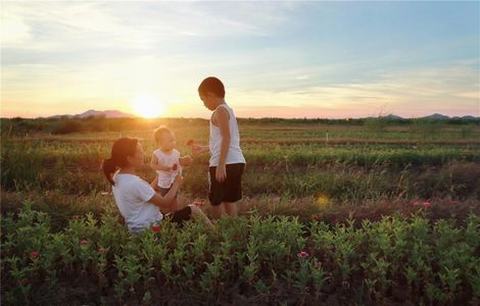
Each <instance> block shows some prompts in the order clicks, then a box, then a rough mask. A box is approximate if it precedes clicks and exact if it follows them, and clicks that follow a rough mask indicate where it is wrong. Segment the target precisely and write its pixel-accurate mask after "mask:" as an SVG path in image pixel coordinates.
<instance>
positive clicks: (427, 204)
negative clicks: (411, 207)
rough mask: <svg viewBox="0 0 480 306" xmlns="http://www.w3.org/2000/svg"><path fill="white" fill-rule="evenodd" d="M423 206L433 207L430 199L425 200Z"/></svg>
mask: <svg viewBox="0 0 480 306" xmlns="http://www.w3.org/2000/svg"><path fill="white" fill-rule="evenodd" d="M423 207H424V208H430V207H432V203H430V202H429V201H425V202H423Z"/></svg>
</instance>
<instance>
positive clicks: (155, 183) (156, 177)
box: [150, 175, 158, 189]
mask: <svg viewBox="0 0 480 306" xmlns="http://www.w3.org/2000/svg"><path fill="white" fill-rule="evenodd" d="M150 186H152V188H153V189H156V188H157V186H158V176H157V175H156V176H155V178H154V179H153V181H152V182H151V183H150Z"/></svg>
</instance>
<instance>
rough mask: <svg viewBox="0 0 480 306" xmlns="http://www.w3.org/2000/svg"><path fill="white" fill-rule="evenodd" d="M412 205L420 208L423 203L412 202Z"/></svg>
mask: <svg viewBox="0 0 480 306" xmlns="http://www.w3.org/2000/svg"><path fill="white" fill-rule="evenodd" d="M412 205H413V206H422V205H423V203H422V202H421V201H413V202H412Z"/></svg>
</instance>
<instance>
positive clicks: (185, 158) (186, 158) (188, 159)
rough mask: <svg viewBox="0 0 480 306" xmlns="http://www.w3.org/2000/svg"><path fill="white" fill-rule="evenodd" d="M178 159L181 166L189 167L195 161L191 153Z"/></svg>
mask: <svg viewBox="0 0 480 306" xmlns="http://www.w3.org/2000/svg"><path fill="white" fill-rule="evenodd" d="M178 161H179V162H180V166H182V167H188V166H190V165H191V164H192V163H193V158H192V157H191V156H190V155H186V156H183V157H180V158H179V159H178Z"/></svg>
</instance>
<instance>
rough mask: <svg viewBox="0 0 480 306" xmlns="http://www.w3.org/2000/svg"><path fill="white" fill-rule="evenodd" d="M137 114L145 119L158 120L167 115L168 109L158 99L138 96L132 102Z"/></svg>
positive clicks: (145, 95)
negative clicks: (157, 118)
mask: <svg viewBox="0 0 480 306" xmlns="http://www.w3.org/2000/svg"><path fill="white" fill-rule="evenodd" d="M132 106H133V109H134V111H135V113H136V114H137V115H139V116H142V117H144V118H156V117H159V116H161V115H164V114H165V111H166V107H165V104H164V103H162V102H161V101H160V100H159V99H158V98H157V97H155V96H153V95H149V94H144V95H139V96H136V97H135V98H134V99H133V100H132Z"/></svg>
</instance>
